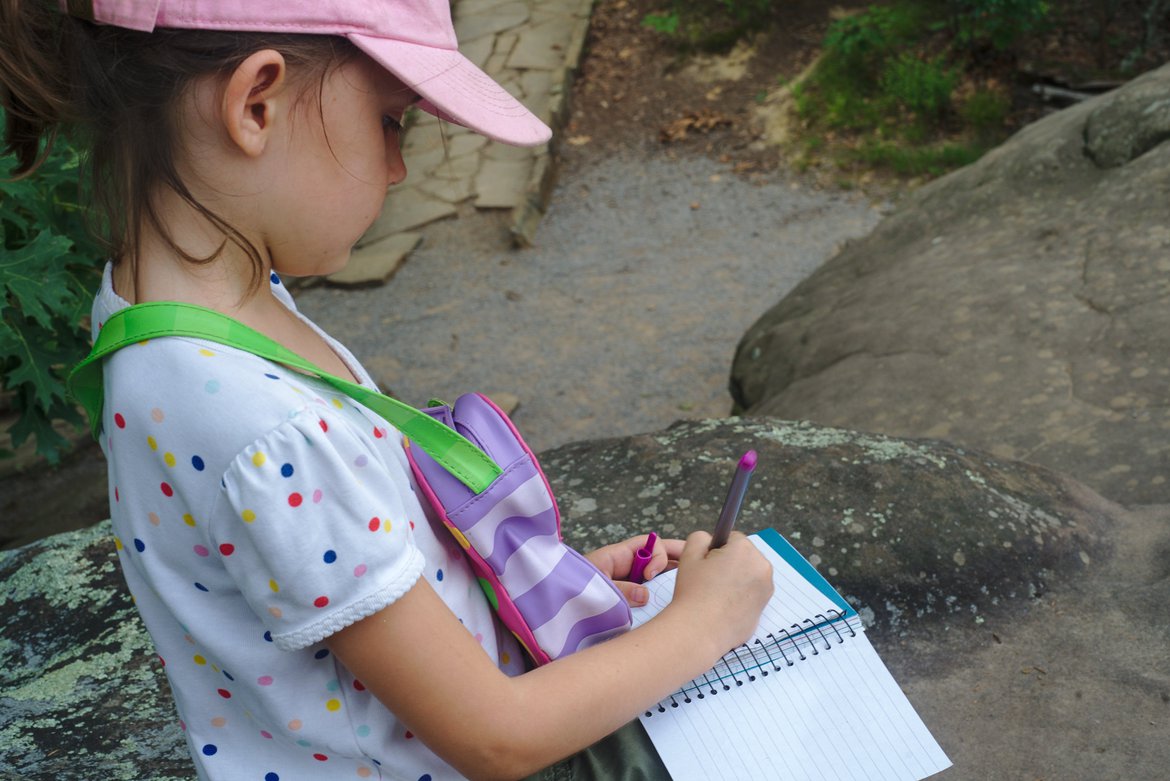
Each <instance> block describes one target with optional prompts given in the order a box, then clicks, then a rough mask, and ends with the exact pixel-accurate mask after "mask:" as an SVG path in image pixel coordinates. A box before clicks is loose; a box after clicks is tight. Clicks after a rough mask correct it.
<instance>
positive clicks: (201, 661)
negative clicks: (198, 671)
mask: <svg viewBox="0 0 1170 781" xmlns="http://www.w3.org/2000/svg"><path fill="white" fill-rule="evenodd" d="M191 658H192V660H193V661H194V662H195V664H197V665H199V666H201V667H202V666H203V665H205V664H207V660H206V659H205V658H203V656H202V655H200V654H195V656H193V657H191Z"/></svg>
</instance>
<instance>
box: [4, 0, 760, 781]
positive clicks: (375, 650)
mask: <svg viewBox="0 0 1170 781" xmlns="http://www.w3.org/2000/svg"><path fill="white" fill-rule="evenodd" d="M60 5H61V10H57V9H55V8H53V7H52V5H51V4H50V3H49V2H48V0H0V85H2V86H3V88H4V89H3V93H2V94H3V95H4V107H5V109H6V112H7V128H6V130H7V134H6V141H7V151H11V152H13V153H15V155H16V157H17V159H18V161H19V162H20V166H19V167H20V171H19V172H20V173H24V172H28V171H31V170H32V169H34V168H35V167H36V163H37V161H38V160H39V158H40V155H41V153H42V149H43V143H42V142H43V140H44V139H46V138H47V139H49V141H50V142H51V140H52V138H53V136H54V134H55V132H56V131H57V129H58V128H59V127H63V128H65V129H67V130H69V131H71V132H73V133H75V136H76V139H77V142H78V143H79V144H81V145H82V146H83V147H84V148H86V149H87V151H88V162H89V176H90V182H91V184H92V185H93V187H94V191H95V195H96V205H97V207H98V212H97V213H98V214H99V215H100V219H99V220H98V222H99V224H101V225H102V226H103V228H104V232H105V238H106V240H107V241H108V244H109V249H110V257H111V258H112V261H111V263H110V264H109V265H108V266H107V267H106V271H105V276H104V280H103V284H102V287H101V290H100V292H99V293H98V296H97V299H96V301H95V303H94V308H93V322H94V327H95V328H100V327H101V325H102V323H103V322H104V321H105V320H106V319H107V318H108V317H109V316H110V315H111V314H112V313H113V312H115V311H117V310H119V309H121V308H124V307H127V306H129V305H130V304H132V303H139V302H147V301H182V302H189V303H194V304H199V305H202V306H205V307H209V308H212V309H216V310H218V311H220V312H222V313H225V314H227V315H230V316H231V317H233V318H235V319H237V320H240V321H242V322H243V323H246V324H248V325H250V326H251V327H253V328H255V329H257V330H259V331H261V332H263V333H265V334H267V335H268V336H270V337H272V338H273V339H275V340H277V341H278V342H280V343H282V344H283V345H285V346H287V347H288V348H290V349H292V350H294V351H295V352H297V353H300V354H301V355H302V356H304V357H306V358H308V359H309V360H311V361H313V362H314V363H316V364H317V365H318V366H320V367H322V368H323V369H324V370H326V371H328V372H330V373H333V374H337V375H340V376H342V377H351V378H354V379H355V380H357V381H358V382H361V383H364V384H367V385H371V384H372V382H371V380H370V377H369V375H368V374H367V373H366V372H365V371H364V370H363V369H362V367H361V365H360V364H359V363H358V362H357V361H356V360H355V359H354V357H353V356H352V355H351V354H350V353H349V352H348V351H347V350H346V349H345V348H344V347H342V346H341V345H340V344H338V343H337V342H335V341H333V340H332V339H330V338H329V337H328V336H327V335H325V334H324V333H323V332H322V331H320V330H319V329H318V328H317V327H316V326H315V325H314V324H313V323H311V322H309V321H308V320H307V319H306V318H304V317H303V316H301V315H299V314H298V313H297V311H296V309H295V307H294V305H293V302H292V300H291V298H290V297H289V295H288V294H287V292H286V291H285V290H284V288H283V287H281V285H280V281H279V277H278V276H277V272H279V273H280V274H288V275H294V276H295V275H317V274H329V273H332V272H335V271H337V270H338V269H340V268H341V267H342V266H343V265H344V264H345V263H346V261H347V259H348V257H349V253H350V249H351V247H352V246H353V244H354V243H355V242H356V241H357V240H358V238H359V237H360V236H361V235H362V233H363V231H364V230H365V229H366V228H367V227H368V226H369V225H370V224H371V222H372V221H373V220H374V218H375V217H376V216H377V214H378V213H379V210H380V209H381V207H382V202H383V198H384V196H385V194H386V190H387V187H388V186H390V185H393V184H395V183H397V182H399V181H401V180H402V179H403V177H404V176H405V175H406V171H405V169H404V167H403V162H402V157H401V155H400V153H399V148H398V135H399V131H400V129H401V125H400V122H401V120H402V116H403V113H404V112H405V111H406V110H407V108H408V107H410V106H411V105H416V104H417V105H419V106H420V107H421V108H422V109H423V110H426V111H430V112H432V113H435V114H437V115H439V116H441V117H443V118H445V119H447V120H449V121H452V122H457V123H461V124H464V125H466V126H468V127H470V128H472V129H474V130H477V131H479V132H481V133H483V134H485V135H487V136H489V137H491V138H494V139H497V140H500V141H503V142H507V143H513V144H520V145H524V144H538V143H542V142H543V141H545V140H546V139H547V138H548V135H549V133H548V129H547V128H546V127H544V125H543V124H542V123H541V122H540V121H539V120H537V119H536V118H535V117H534V116H532V115H531V114H530V113H529V112H528V111H526V110H525V109H524V108H523V107H522V106H520V105H519V104H518V103H517V102H516V101H515V100H514V99H512V98H511V97H510V96H509V95H508V94H507V93H506V92H505V91H504V90H503V89H501V88H500V87H499V86H498V85H496V84H495V83H493V82H492V81H491V80H490V79H489V78H488V77H487V76H486V75H484V74H483V73H482V72H481V71H479V70H478V69H477V68H476V67H475V66H473V65H472V64H471V63H470V62H468V61H467V60H466V59H464V58H463V57H462V56H461V55H459V54H458V52H457V51H456V48H455V47H456V43H455V37H454V32H453V30H452V27H451V21H450V12H449V7H448V2H447V0H382V1H380V2H379V1H376V0H93V2H78V1H77V0H61V4H60ZM388 336H392V334H389V335H388ZM104 378H105V380H104V381H105V407H104V410H103V417H102V420H101V424H102V436H101V441H102V446H103V448H104V450H105V453H106V456H107V458H108V461H109V480H110V506H111V515H112V520H113V525H114V530H115V534H116V542H117V544H118V548H119V553H120V558H121V563H122V567H123V570H124V573H125V577H126V581H127V584H128V586H129V588H130V591H131V593H132V594H133V596H134V598H135V600H136V603H137V605H138V608H139V610H140V611H141V614H142V618H143V620H144V622H145V623H146V626H147V627H148V629H149V630H150V633H151V635H152V637H153V639H154V641H155V644H156V646H157V649H158V653H159V656H160V659H161V660H162V663H163V664H164V665H165V669H166V672H167V676H168V679H169V681H170V684H171V687H172V689H173V691H174V696H175V701H176V705H177V708H178V711H179V716H180V718H181V719H182V722H183V726H184V729H185V730H186V736H187V741H188V748H189V749H190V752H191V755H192V757H193V758H194V761H195V764H196V768H197V770H198V773H199V777H200V778H202V779H248V780H249V781H251V780H255V781H262V780H263V781H294V779H314V780H316V779H322V778H341V779H344V778H353V777H358V778H368V777H382V778H394V779H408V780H409V781H414V780H415V779H441V778H458V777H462V776H470V777H476V778H518V777H523V776H526V775H528V774H532V773H535V772H537V771H539V770H541V769H542V768H546V767H548V766H550V765H553V767H552V768H549V769H548V770H546V771H544V772H545V774H546V776H547V777H550V778H551V777H559V778H564V777H572V774H573V773H582V772H589V773H592V774H594V775H597V776H601V777H618V776H620V775H626V776H627V777H660V776H663V775H664V774H665V771H664V770H663V769H662V767H661V764H660V763H659V762H658V761H657V758H656V756H655V755H654V753H653V749H652V747H649V746H648V741H647V740H646V738H645V735H644V733H641V732H640V731H639V730H640V727H639V726H638V725H637V723H636V722H635V723H633V724H632V725H631V726H627V727H626V728H624V729H621V730H619V728H623V725H626V724H627V722H629V721H630V720H631V719H633V718H634V717H635V716H636V715H637V714H638V713H639V712H640V711H642V710H644V709H645V708H647V707H648V706H650V705H651V704H653V703H654V702H656V701H658V700H659V699H660V698H662V697H664V696H666V695H668V694H669V693H670V692H671V691H673V690H675V689H677V687H679V686H680V685H682V684H683V683H685V682H686V681H688V680H690V679H691V678H693V677H695V676H696V675H698V674H700V673H701V672H702V671H703V670H705V669H707V668H709V667H710V666H711V665H712V664H713V663H714V662H715V661H716V660H717V659H718V658H719V656H720V655H721V654H722V653H723V652H725V651H726V650H727V649H728V648H731V647H733V646H734V645H736V644H738V643H740V642H742V641H743V640H745V639H746V638H747V637H748V634H749V633H750V631H751V630H752V629H753V628H754V626H755V624H756V622H757V620H758V618H759V613H760V611H761V609H762V607H763V605H764V603H765V602H766V600H767V598H768V596H769V595H770V592H771V578H770V572H769V568H768V565H767V563H766V562H765V561H764V560H763V558H762V557H761V556H760V555H759V554H758V553H757V552H756V551H755V549H754V547H753V546H752V544H751V543H750V542H749V541H747V540H746V539H745V538H743V537H742V536H741V535H736V536H734V537H733V538H732V540H731V541H730V543H729V544H728V545H726V546H725V547H723V548H721V549H719V550H717V551H711V552H709V551H708V542H709V536H708V535H706V534H704V533H696V534H694V535H692V536H691V537H690V538H689V539H688V540H687V541H686V543H685V545H684V543H683V542H682V541H680V540H669V541H666V542H664V543H663V544H660V545H659V546H658V547H657V549H656V550H655V553H654V558H653V561H652V562H651V563H650V565H649V566H648V568H647V571H646V574H647V575H648V576H653V575H655V574H657V573H659V572H661V571H663V570H664V569H665V568H667V567H668V566H674V565H675V563H677V566H678V568H679V573H678V583H677V587H676V592H675V598H674V601H673V603H672V604H671V606H670V607H669V608H667V609H666V610H664V611H662V613H661V614H660V615H659V616H658V617H656V618H655V619H653V620H652V621H650V622H649V623H647V624H646V625H645V626H643V627H641V628H639V629H636V630H633V631H630V632H628V633H626V634H624V635H621V636H619V637H616V638H614V639H612V640H609V641H607V642H605V643H601V644H599V645H596V646H594V647H591V648H588V649H586V650H584V651H581V652H579V653H577V654H574V655H571V656H568V657H565V658H563V659H560V660H557V661H555V662H552V663H551V664H548V665H545V666H543V667H540V668H538V669H535V670H532V671H529V672H526V671H525V665H524V660H523V659H522V658H521V650H520V649H519V647H518V645H517V644H516V642H515V640H514V639H513V638H512V637H511V636H510V635H509V634H508V633H507V632H506V631H503V630H501V629H500V627H499V626H498V624H497V623H496V621H495V619H494V617H493V614H492V612H491V608H490V606H489V605H488V603H487V600H486V599H485V598H484V596H483V594H482V592H481V591H480V589H479V588H478V586H477V584H476V579H475V577H474V575H473V574H472V573H471V571H470V569H469V567H468V565H467V562H466V560H465V559H464V557H463V554H462V552H461V551H460V549H459V547H458V546H457V545H456V544H454V542H453V541H452V539H451V538H450V535H449V534H448V532H447V531H446V530H445V529H443V528H441V526H438V525H434V524H433V523H432V521H431V520H430V519H429V518H428V517H427V515H426V514H425V513H424V511H423V508H422V507H421V506H420V504H419V501H418V499H417V498H416V496H415V493H414V489H413V486H412V478H411V476H410V472H409V469H408V466H407V462H406V459H405V456H404V451H403V447H402V443H401V441H400V440H401V438H400V437H398V436H394V435H393V431H392V429H391V428H390V426H389V425H388V424H387V423H386V422H385V421H383V420H381V419H380V418H378V417H377V416H376V415H374V414H373V413H372V412H370V411H369V410H367V409H365V408H364V407H362V406H360V405H358V404H357V403H355V402H352V401H350V400H349V399H347V398H345V397H339V395H338V394H337V393H336V392H335V391H333V390H331V389H330V388H329V386H327V385H325V384H324V383H323V382H320V381H318V380H317V379H316V378H314V377H311V376H306V375H303V374H300V373H298V372H295V371H293V370H290V369H288V368H287V367H285V366H282V365H279V364H274V363H271V362H268V361H265V360H264V359H261V358H259V357H256V356H254V355H252V354H250V353H246V352H242V351H239V350H235V349H232V348H229V347H225V346H221V345H218V344H213V343H210V342H204V341H201V340H194V339H188V338H180V337H167V338H159V339H154V340H150V341H148V342H144V343H142V344H138V345H134V346H131V347H127V348H125V349H123V350H121V351H119V352H117V353H115V354H114V355H113V356H112V357H110V358H109V359H108V360H107V361H106V364H105V369H104ZM644 540H645V538H644V537H639V538H636V539H633V540H627V541H626V542H623V543H620V544H616V545H611V546H607V547H605V548H602V549H600V550H598V551H594V552H593V553H591V554H590V555H589V556H590V559H591V560H592V561H593V562H594V563H595V564H596V565H597V566H598V567H599V568H600V569H601V570H602V571H603V572H604V573H605V574H606V575H608V576H610V577H611V578H613V579H615V580H617V581H621V580H622V579H624V578H626V577H627V576H628V574H629V571H630V566H631V562H632V559H633V553H634V551H636V550H637V549H638V548H639V547H640V546H641V545H642V544H643V542H644ZM622 589H623V591H624V593H626V594H627V596H628V597H629V598H630V600H631V601H632V602H634V603H637V602H639V601H640V600H644V599H645V595H644V592H645V590H644V589H643V588H641V587H635V586H633V585H632V584H629V583H622ZM615 731H618V732H617V736H618V737H617V738H613V739H611V740H610V742H608V743H600V744H598V745H596V746H594V747H593V748H592V749H591V750H589V751H582V750H583V749H586V748H587V747H589V746H591V744H595V743H597V742H598V741H601V740H602V739H603V738H605V737H606V736H607V735H610V734H611V733H614V732H615ZM614 741H616V742H614ZM566 757H568V758H569V760H568V761H566V762H562V763H560V764H559V765H554V764H553V763H556V762H558V760H562V759H564V758H566Z"/></svg>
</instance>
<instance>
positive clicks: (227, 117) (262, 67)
mask: <svg viewBox="0 0 1170 781" xmlns="http://www.w3.org/2000/svg"><path fill="white" fill-rule="evenodd" d="M287 69H288V66H287V65H286V63H285V61H284V56H283V55H282V54H281V53H280V52H278V51H274V50H273V49H264V50H263V51H258V52H256V53H255V54H252V55H250V56H249V57H248V58H247V59H246V60H244V61H243V62H241V63H240V64H239V66H237V67H236V69H235V71H234V72H233V73H232V75H231V77H230V78H229V79H228V83H227V86H226V88H225V89H224V92H223V102H222V106H221V111H222V116H223V122H224V125H225V127H226V128H227V131H228V136H229V137H230V138H231V140H232V142H233V143H234V144H235V145H236V146H237V147H239V149H240V151H242V152H243V153H244V154H246V155H248V156H249V157H256V156H258V155H259V154H260V153H261V152H263V151H264V149H265V147H266V146H267V145H268V140H269V138H270V137H271V135H272V129H273V126H274V123H275V122H276V120H277V118H278V117H279V115H280V114H281V112H284V111H287V110H288V107H289V105H290V103H289V101H288V99H287V97H288V91H287V89H286V80H285V76H286V73H287Z"/></svg>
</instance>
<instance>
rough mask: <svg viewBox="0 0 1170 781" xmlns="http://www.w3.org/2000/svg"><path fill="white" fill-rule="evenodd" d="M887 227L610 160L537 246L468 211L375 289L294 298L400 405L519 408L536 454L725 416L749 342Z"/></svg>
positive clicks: (794, 187)
mask: <svg viewBox="0 0 1170 781" xmlns="http://www.w3.org/2000/svg"><path fill="white" fill-rule="evenodd" d="M880 216H881V210H880V208H877V207H874V206H872V205H871V204H870V203H869V202H868V201H867V200H866V199H865V198H864V197H862V196H859V195H855V194H842V193H826V192H818V191H815V190H812V189H809V188H807V187H804V186H802V185H800V184H799V183H798V182H797V181H796V180H782V179H781V177H780V176H779V175H776V176H773V177H772V179H771V181H769V182H768V183H764V184H760V183H753V182H748V181H746V180H744V179H743V178H741V177H739V176H736V175H734V174H732V173H730V172H729V171H727V170H726V167H725V166H721V165H719V164H718V163H715V162H713V161H710V160H707V159H704V158H690V159H684V160H669V159H667V158H666V157H664V156H660V157H655V158H652V159H644V158H643V159H606V160H603V161H600V162H593V163H585V164H583V165H582V166H581V167H580V168H578V169H576V170H573V169H568V170H562V172H561V177H560V184H559V186H558V188H557V190H556V192H555V193H554V195H553V198H552V204H551V207H550V209H549V212H548V214H547V216H546V217H545V220H544V222H543V223H542V224H541V226H540V230H539V232H538V233H537V236H536V239H537V243H538V246H537V247H535V248H532V249H527V250H513V249H511V248H509V246H508V244H507V240H506V236H505V233H504V228H503V223H502V222H501V221H500V219H499V217H498V215H492V214H469V215H465V216H462V217H460V218H459V219H457V220H451V221H447V222H443V223H436V224H434V225H431V226H430V227H428V229H427V233H426V241H425V243H424V245H423V246H422V247H420V248H419V249H418V250H417V251H416V252H415V253H414V254H413V255H412V256H411V257H410V259H409V260H408V261H407V263H406V265H405V266H404V267H403V268H402V269H401V270H400V271H399V272H398V274H397V275H396V276H395V277H394V278H393V279H392V280H391V282H390V283H389V284H388V285H386V286H385V287H380V288H373V289H366V290H341V289H333V288H315V289H309V290H304V291H301V292H300V293H299V294H298V295H297V299H298V301H299V304H300V306H301V308H302V309H303V310H304V311H305V312H306V313H307V314H309V315H310V316H311V317H313V318H314V319H316V320H317V321H318V322H319V323H320V324H321V325H322V326H323V327H325V328H326V330H328V331H330V332H331V333H332V334H334V335H335V336H336V337H338V338H339V339H341V341H342V342H344V343H345V344H347V345H348V346H349V347H350V348H351V349H352V350H353V351H354V352H355V353H356V354H357V355H358V357H359V358H360V359H361V360H362V361H363V362H364V363H365V364H366V366H367V367H368V368H369V369H370V371H371V373H373V375H374V376H375V377H376V378H377V379H378V380H379V382H381V383H383V385H384V386H388V387H389V388H390V389H391V391H392V392H393V393H394V394H395V395H396V396H398V397H399V398H401V399H403V400H405V401H408V402H410V403H413V404H422V403H424V402H426V400H427V399H428V398H431V397H438V398H443V399H446V400H454V398H455V397H456V396H458V395H459V394H460V393H462V392H466V391H470V390H477V391H482V392H485V393H487V394H488V395H493V394H500V393H510V394H514V395H515V396H517V397H518V398H519V399H520V407H519V409H518V410H517V412H516V414H515V416H514V417H515V420H516V423H517V425H518V426H519V427H520V429H521V430H522V431H523V432H524V433H525V437H526V438H527V439H528V440H529V442H530V444H531V445H532V446H533V448H534V449H536V450H543V449H545V448H549V447H555V446H558V445H561V444H564V443H566V442H571V441H576V440H582V439H591V438H596V437H606V436H616V435H625V434H631V433H636V432H641V431H651V430H656V429H660V428H663V427H665V426H667V425H669V424H670V423H671V422H673V421H674V420H677V419H679V418H691V417H710V416H723V415H726V414H728V412H729V411H730V407H731V400H730V397H729V395H728V393H727V376H728V371H729V367H730V363H731V359H732V355H733V353H734V350H735V345H736V343H737V342H738V340H739V338H740V336H741V335H742V334H743V332H744V331H745V330H746V329H747V328H748V326H749V325H751V323H752V322H753V321H754V320H755V319H756V318H757V317H758V316H759V315H760V314H762V313H763V311H764V310H765V309H766V308H767V307H769V306H771V305H772V304H773V303H775V302H776V301H778V300H779V299H780V298H781V297H782V296H783V295H784V294H785V293H787V292H788V291H789V290H790V289H791V288H792V287H793V286H794V285H795V284H796V283H797V282H799V281H800V280H801V279H803V278H804V277H805V276H806V275H808V274H809V273H810V272H811V271H812V270H813V269H815V268H816V267H817V266H818V265H819V264H820V263H822V262H823V261H825V260H826V259H828V258H829V257H831V256H832V254H833V253H834V252H835V251H836V249H837V248H838V247H839V245H840V243H841V242H843V241H845V240H847V239H850V238H856V237H860V236H862V235H864V234H865V233H867V232H868V231H869V230H870V229H871V228H872V227H873V226H874V225H875V224H876V222H877V221H878V219H879V218H880Z"/></svg>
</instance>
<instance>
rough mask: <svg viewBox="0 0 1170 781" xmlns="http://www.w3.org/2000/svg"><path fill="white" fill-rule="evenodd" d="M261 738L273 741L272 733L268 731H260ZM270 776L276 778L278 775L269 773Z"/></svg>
mask: <svg viewBox="0 0 1170 781" xmlns="http://www.w3.org/2000/svg"><path fill="white" fill-rule="evenodd" d="M260 737H262V738H264V739H265V740H272V733H271V732H269V731H268V730H266V729H262V730H260ZM268 775H270V776H275V775H276V773H269V774H268ZM266 777H267V776H266Z"/></svg>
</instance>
